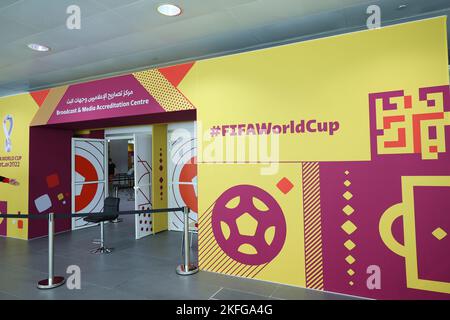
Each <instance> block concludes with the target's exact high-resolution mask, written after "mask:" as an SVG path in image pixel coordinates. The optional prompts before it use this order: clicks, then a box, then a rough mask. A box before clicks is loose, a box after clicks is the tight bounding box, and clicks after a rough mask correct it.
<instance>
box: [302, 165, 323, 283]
mask: <svg viewBox="0 0 450 320" xmlns="http://www.w3.org/2000/svg"><path fill="white" fill-rule="evenodd" d="M302 186H303V188H302V190H303V215H304V225H305V273H306V287H308V288H312V289H317V290H323V258H322V226H321V208H320V177H319V163H318V162H304V163H302Z"/></svg>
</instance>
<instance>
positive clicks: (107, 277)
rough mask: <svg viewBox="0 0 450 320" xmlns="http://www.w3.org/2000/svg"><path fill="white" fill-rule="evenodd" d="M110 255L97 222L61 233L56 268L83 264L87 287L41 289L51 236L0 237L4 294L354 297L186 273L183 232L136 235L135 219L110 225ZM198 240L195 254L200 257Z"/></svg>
mask: <svg viewBox="0 0 450 320" xmlns="http://www.w3.org/2000/svg"><path fill="white" fill-rule="evenodd" d="M105 230H106V231H105V233H106V241H107V244H108V246H111V247H114V248H115V250H114V251H113V253H111V254H107V255H93V254H90V253H89V250H90V249H92V248H93V246H94V245H93V244H92V239H94V238H98V236H99V228H98V227H92V228H88V229H83V230H79V231H76V232H68V233H63V234H59V235H56V237H55V273H56V274H57V275H63V276H66V277H67V274H66V269H67V267H68V266H70V265H77V266H79V267H80V269H81V290H69V289H68V288H67V287H66V286H62V287H59V288H56V289H53V290H47V291H42V290H38V289H37V288H36V284H37V282H38V281H39V280H41V279H44V278H46V275H47V273H46V272H47V257H48V255H47V253H48V251H47V239H46V238H42V239H36V240H32V241H28V242H27V241H22V240H15V239H6V238H0V299H117V300H123V299H217V300H226V299H237V300H241V299H242V300H246V299H258V300H259V299H263V300H267V299H349V298H350V297H346V296H340V295H335V294H330V293H324V292H318V291H313V290H307V289H302V288H296V287H289V286H282V285H278V284H273V283H267V282H262V281H257V280H249V279H242V278H236V277H228V276H224V275H219V274H213V273H209V272H199V273H198V274H196V275H193V276H188V277H182V276H178V275H177V274H176V273H175V268H176V266H177V265H178V264H179V263H180V262H181V253H180V249H181V233H179V232H163V233H160V234H157V235H155V236H149V237H146V238H144V239H141V240H137V241H136V240H135V239H134V219H133V217H132V216H127V217H125V218H124V221H123V222H121V223H118V224H108V225H106V226H105ZM195 246H196V241H194V248H193V250H192V251H193V252H192V255H193V256H194V257H196V255H197V251H196V249H195Z"/></svg>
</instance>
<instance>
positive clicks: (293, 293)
mask: <svg viewBox="0 0 450 320" xmlns="http://www.w3.org/2000/svg"><path fill="white" fill-rule="evenodd" d="M271 297H273V298H280V299H286V300H352V299H355V298H353V297H349V296H344V295H339V294H333V293H329V292H324V291H318V290H311V289H305V288H300V287H292V286H284V285H279V286H278V287H277V288H276V289H275V291H274V292H273V293H272V296H271Z"/></svg>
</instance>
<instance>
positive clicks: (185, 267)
mask: <svg viewBox="0 0 450 320" xmlns="http://www.w3.org/2000/svg"><path fill="white" fill-rule="evenodd" d="M166 212H183V214H184V232H183V237H184V259H183V264H181V265H179V266H178V267H177V268H176V272H177V274H179V275H183V276H185V275H191V274H194V273H197V272H198V267H197V266H196V265H194V264H192V263H191V257H190V247H189V212H190V209H189V208H188V207H180V208H164V209H148V210H133V211H119V212H114V214H117V215H119V216H125V215H136V214H153V213H166ZM93 215H95V216H96V217H104V216H110V213H109V214H108V212H98V213H44V214H31V215H30V214H0V218H4V219H48V278H47V279H44V280H41V281H39V282H38V286H37V287H38V288H39V289H52V288H56V287H59V286H61V285H63V284H64V282H65V281H66V280H65V279H64V277H61V276H54V275H53V267H54V243H53V240H54V234H55V223H54V222H55V219H64V218H66V219H67V218H79V217H87V216H93Z"/></svg>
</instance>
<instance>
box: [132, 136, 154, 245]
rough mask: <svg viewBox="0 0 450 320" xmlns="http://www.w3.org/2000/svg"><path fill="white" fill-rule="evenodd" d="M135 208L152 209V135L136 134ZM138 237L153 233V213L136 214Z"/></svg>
mask: <svg viewBox="0 0 450 320" xmlns="http://www.w3.org/2000/svg"><path fill="white" fill-rule="evenodd" d="M134 179H135V182H134V192H135V209H136V210H146V209H152V208H153V205H152V185H151V182H152V136H151V134H147V133H139V134H134ZM135 219H136V220H135V225H136V239H141V238H143V237H145V236H148V235H150V234H153V225H152V222H153V221H152V216H151V214H139V215H135Z"/></svg>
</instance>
